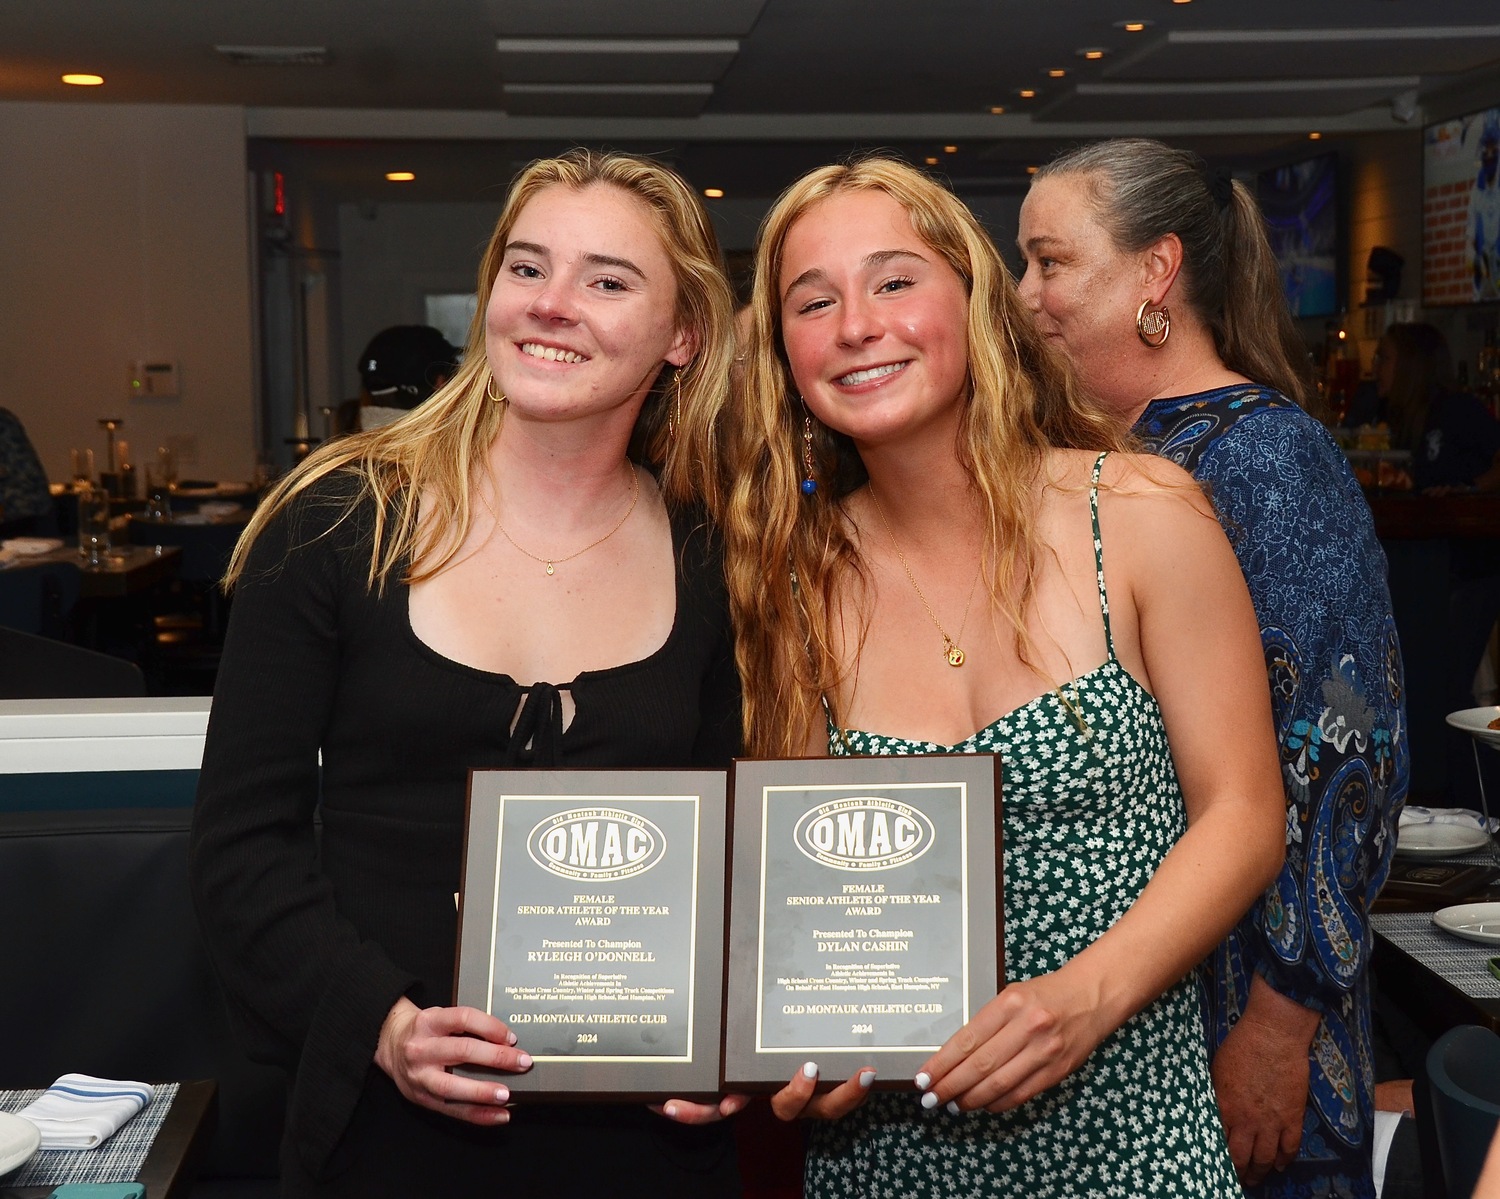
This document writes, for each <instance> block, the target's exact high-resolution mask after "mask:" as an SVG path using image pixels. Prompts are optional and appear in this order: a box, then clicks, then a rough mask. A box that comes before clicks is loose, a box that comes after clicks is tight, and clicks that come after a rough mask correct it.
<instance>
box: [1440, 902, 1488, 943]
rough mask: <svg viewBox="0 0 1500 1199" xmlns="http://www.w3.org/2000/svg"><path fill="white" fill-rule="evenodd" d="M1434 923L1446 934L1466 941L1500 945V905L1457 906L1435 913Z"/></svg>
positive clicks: (1463, 904) (1473, 904)
mask: <svg viewBox="0 0 1500 1199" xmlns="http://www.w3.org/2000/svg"><path fill="white" fill-rule="evenodd" d="M1432 922H1433V924H1435V925H1437V926H1438V928H1440V929H1442V930H1443V931H1444V932H1445V933H1452V934H1453V935H1454V936H1455V937H1462V938H1463V939H1464V940H1466V941H1478V942H1479V943H1480V944H1481V945H1500V903H1461V904H1457V905H1455V906H1454V907H1451V908H1444V909H1443V910H1442V911H1440V912H1434V913H1433V914H1432Z"/></svg>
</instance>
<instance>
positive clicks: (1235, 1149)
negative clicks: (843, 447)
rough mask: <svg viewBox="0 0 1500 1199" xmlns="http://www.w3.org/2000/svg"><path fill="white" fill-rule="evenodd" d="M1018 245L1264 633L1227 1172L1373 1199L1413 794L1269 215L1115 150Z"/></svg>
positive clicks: (1210, 999) (1231, 953)
mask: <svg viewBox="0 0 1500 1199" xmlns="http://www.w3.org/2000/svg"><path fill="white" fill-rule="evenodd" d="M1018 240H1019V242H1020V248H1021V253H1022V255H1023V257H1024V259H1025V265H1026V269H1025V275H1024V277H1023V279H1022V281H1021V295H1022V298H1023V299H1024V300H1025V301H1026V303H1027V304H1028V306H1029V307H1030V309H1031V311H1032V313H1033V315H1034V317H1035V319H1036V321H1037V323H1038V325H1039V327H1040V328H1041V330H1042V332H1043V333H1044V334H1045V335H1046V336H1047V337H1048V338H1049V339H1050V340H1052V342H1053V343H1054V344H1055V345H1057V346H1059V347H1060V348H1061V349H1062V350H1063V351H1064V352H1065V353H1066V354H1067V355H1068V357H1069V358H1070V359H1071V360H1072V362H1073V364H1074V366H1075V368H1076V369H1077V371H1078V373H1079V375H1080V376H1081V378H1082V381H1083V382H1084V384H1085V385H1086V386H1087V387H1088V388H1089V389H1090V390H1091V391H1093V393H1094V394H1095V396H1096V397H1097V398H1098V399H1099V400H1100V401H1101V402H1102V403H1103V404H1104V405H1105V406H1106V407H1107V408H1108V409H1110V410H1111V411H1113V412H1114V413H1115V414H1116V415H1117V416H1118V417H1119V419H1120V421H1121V423H1122V424H1124V425H1126V426H1129V427H1131V428H1132V429H1133V430H1134V432H1135V434H1136V436H1137V437H1139V438H1140V439H1141V440H1142V441H1143V442H1145V444H1146V445H1147V446H1148V447H1149V448H1151V449H1153V450H1155V451H1156V452H1157V453H1159V454H1161V455H1163V456H1164V457H1167V458H1170V459H1171V460H1172V461H1174V462H1176V463H1178V464H1179V465H1181V466H1183V467H1185V468H1186V469H1187V470H1189V471H1190V472H1191V473H1192V474H1193V475H1194V477H1196V478H1197V479H1198V480H1199V481H1200V482H1202V483H1204V484H1206V485H1207V486H1208V488H1209V491H1210V494H1211V496H1212V499H1213V503H1214V506H1215V508H1216V510H1217V512H1218V515H1219V519H1220V521H1221V523H1222V524H1223V525H1224V528H1225V530H1226V531H1227V532H1228V534H1229V536H1230V540H1231V541H1232V542H1233V544H1234V548H1235V552H1236V555H1237V556H1238V558H1239V561H1240V566H1241V568H1242V569H1243V571H1244V573H1245V576H1246V578H1247V580H1248V582H1249V584H1250V593H1251V597H1252V599H1253V600H1254V603H1255V608H1256V614H1257V617H1258V618H1259V622H1260V628H1261V640H1262V643H1263V645H1264V649H1265V660H1266V669H1267V674H1268V677H1269V683H1270V687H1271V695H1272V704H1273V709H1274V712H1275V716H1276V722H1277V728H1278V735H1279V741H1280V746H1281V771H1282V780H1283V783H1284V786H1285V790H1286V800H1287V824H1286V838H1287V853H1286V862H1285V865H1284V867H1283V868H1282V871H1281V873H1280V875H1279V877H1278V878H1277V880H1276V882H1275V883H1274V884H1273V885H1272V886H1271V888H1270V889H1269V890H1268V891H1267V892H1266V893H1265V895H1264V896H1263V897H1262V898H1261V899H1260V901H1259V902H1257V903H1256V904H1255V905H1254V907H1252V909H1251V910H1250V911H1249V912H1248V913H1247V914H1246V916H1245V918H1244V919H1243V920H1242V921H1241V922H1240V924H1239V926H1238V927H1237V928H1236V929H1235V930H1234V931H1233V932H1232V933H1231V934H1230V936H1229V938H1228V939H1227V940H1226V941H1225V942H1224V943H1223V944H1222V945H1221V946H1219V948H1218V949H1217V950H1215V951H1214V953H1213V954H1212V955H1211V956H1210V958H1209V960H1208V961H1207V962H1206V963H1205V966H1204V969H1203V980H1204V988H1205V999H1206V1003H1207V1008H1208V1025H1209V1034H1210V1037H1211V1038H1212V1041H1213V1046H1212V1048H1213V1049H1214V1051H1215V1056H1214V1061H1213V1073H1214V1083H1215V1088H1216V1091H1217V1093H1218V1097H1219V1106H1220V1112H1221V1115H1222V1117H1223V1120H1224V1125H1225V1131H1226V1132H1227V1134H1228V1137H1229V1146H1230V1152H1231V1155H1232V1156H1233V1157H1234V1160H1235V1164H1236V1166H1237V1167H1238V1168H1239V1170H1240V1174H1241V1178H1242V1179H1243V1180H1244V1181H1245V1183H1246V1184H1247V1186H1249V1187H1250V1188H1251V1193H1252V1194H1253V1195H1257V1196H1298V1197H1300V1196H1312V1195H1324V1194H1328V1195H1341V1196H1344V1195H1347V1196H1366V1195H1373V1193H1374V1191H1373V1182H1372V1179H1371V1167H1370V1156H1371V1138H1372V1133H1373V1116H1374V1102H1373V1091H1374V1073H1373V1063H1372V1052H1371V1033H1370V1020H1371V1017H1370V991H1369V961H1370V954H1371V934H1370V928H1369V920H1368V912H1369V906H1370V903H1371V901H1373V900H1374V898H1375V895H1376V894H1377V892H1378V891H1379V889H1380V885H1381V883H1382V882H1383V881H1384V880H1385V876H1386V874H1387V872H1388V869H1389V865H1390V856H1391V850H1392V847H1393V845H1394V842H1395V823H1396V818H1397V815H1398V813H1399V810H1400V807H1401V803H1402V800H1403V799H1404V797H1405V794H1406V789H1407V777H1408V766H1407V749H1406V722H1405V714H1404V711H1403V706H1402V672H1401V658H1400V653H1399V649H1398V646H1397V641H1396V630H1395V623H1394V621H1393V619H1392V616H1391V605H1390V596H1389V592H1388V589H1387V586H1386V563H1385V558H1384V555H1383V553H1382V551H1381V549H1380V545H1379V543H1378V541H1377V540H1376V538H1375V532H1374V528H1373V524H1372V521H1371V518H1370V512H1369V508H1368V507H1367V505H1366V504H1365V501H1364V498H1363V496H1362V494H1361V492H1360V489H1359V486H1358V484H1357V483H1356V482H1355V480H1354V478H1353V476H1352V474H1351V473H1350V470H1349V467H1348V464H1347V462H1346V461H1345V459H1344V456H1343V454H1342V453H1341V452H1340V451H1339V449H1338V447H1337V446H1336V445H1335V444H1334V443H1333V441H1332V440H1331V439H1330V438H1329V437H1328V435H1327V434H1326V432H1325V431H1324V430H1323V428H1322V426H1321V425H1320V424H1319V423H1318V421H1317V420H1315V419H1314V418H1313V417H1312V416H1310V415H1309V414H1308V413H1307V411H1306V410H1305V409H1306V405H1307V403H1308V402H1309V401H1310V399H1311V398H1312V393H1311V391H1310V389H1309V387H1308V383H1307V369H1306V366H1307V354H1306V351H1305V349H1304V347H1303V346H1302V344H1301V342H1300V340H1299V339H1298V337H1297V334H1296V330H1295V328H1294V326H1293V325H1292V322H1291V318H1290V316H1289V314H1288V313H1287V310H1286V305H1285V303H1284V301H1283V299H1282V295H1281V291H1280V287H1279V282H1278V278H1277V275H1276V270H1275V262H1274V259H1273V257H1272V254H1271V249H1270V246H1269V244H1268V242H1267V239H1266V235H1265V230H1264V224H1263V220H1262V218H1261V214H1260V212H1259V210H1258V208H1257V206H1256V203H1255V200H1254V198H1253V197H1252V196H1251V195H1250V193H1249V192H1248V191H1247V190H1246V189H1245V187H1244V186H1243V185H1242V184H1239V183H1235V182H1233V181H1232V180H1231V179H1229V178H1228V177H1227V176H1225V175H1222V174H1220V173H1218V172H1216V171H1213V170H1211V169H1209V168H1207V167H1206V166H1205V164H1204V163H1203V162H1202V161H1201V160H1200V159H1199V158H1198V157H1197V156H1196V155H1193V154H1190V153H1187V152H1186V151H1182V150H1177V149H1173V148H1171V147H1169V146H1166V145H1163V144H1162V143H1160V142H1155V141H1148V140H1144V139H1120V140H1114V141H1107V142H1101V143H1097V144H1094V145H1088V146H1084V147H1082V148H1080V149H1077V150H1074V151H1071V152H1069V153H1066V154H1064V155H1063V156H1061V157H1060V158H1058V159H1056V160H1054V161H1053V162H1051V163H1050V164H1048V165H1047V166H1045V167H1044V168H1043V169H1042V170H1041V171H1039V172H1038V173H1037V174H1036V176H1035V177H1034V179H1033V180H1032V184H1031V191H1030V193H1029V195H1028V196H1027V198H1026V201H1025V203H1024V205H1023V206H1022V209H1021V219H1020V234H1019V239H1018ZM1202 648H1203V669H1204V670H1205V671H1212V670H1213V669H1214V664H1213V663H1214V647H1212V646H1209V645H1205V646H1203V647H1202Z"/></svg>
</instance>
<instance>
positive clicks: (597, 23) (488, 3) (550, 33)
mask: <svg viewBox="0 0 1500 1199" xmlns="http://www.w3.org/2000/svg"><path fill="white" fill-rule="evenodd" d="M765 6H766V0H485V5H484V8H485V12H486V13H487V14H488V16H489V19H490V22H491V24H493V25H494V27H495V32H496V33H498V34H501V35H503V36H506V37H557V36H558V35H559V34H562V33H571V34H576V35H578V36H581V37H741V36H743V35H745V34H747V33H749V32H750V30H751V28H752V27H753V26H754V25H755V22H756V21H757V20H758V19H759V17H760V12H761V9H763V8H764V7H765Z"/></svg>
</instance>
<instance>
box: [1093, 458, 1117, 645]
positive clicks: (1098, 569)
mask: <svg viewBox="0 0 1500 1199" xmlns="http://www.w3.org/2000/svg"><path fill="white" fill-rule="evenodd" d="M1108 457H1109V451H1108V450H1105V451H1104V453H1102V454H1100V455H1099V457H1098V458H1096V459H1095V460H1094V473H1093V476H1092V477H1091V478H1090V480H1089V516H1090V518H1091V519H1092V520H1093V524H1094V571H1095V574H1096V575H1097V576H1098V579H1099V611H1100V613H1101V614H1102V615H1103V617H1104V644H1105V646H1106V647H1107V648H1108V649H1109V660H1110V661H1111V662H1113V661H1114V660H1115V637H1114V634H1113V633H1111V632H1110V630H1109V593H1108V592H1106V591H1105V590H1104V542H1103V540H1101V539H1100V537H1099V473H1100V472H1101V471H1102V470H1103V469H1104V460H1105V459H1106V458H1108Z"/></svg>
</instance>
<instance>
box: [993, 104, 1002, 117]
mask: <svg viewBox="0 0 1500 1199" xmlns="http://www.w3.org/2000/svg"><path fill="white" fill-rule="evenodd" d="M1004 115H1005V106H1004V105H1003V104H994V105H991V106H990V116H992V117H1003V116H1004Z"/></svg>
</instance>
